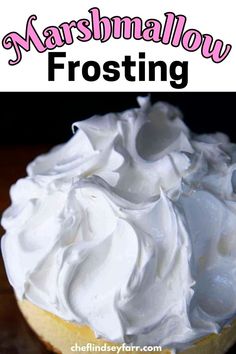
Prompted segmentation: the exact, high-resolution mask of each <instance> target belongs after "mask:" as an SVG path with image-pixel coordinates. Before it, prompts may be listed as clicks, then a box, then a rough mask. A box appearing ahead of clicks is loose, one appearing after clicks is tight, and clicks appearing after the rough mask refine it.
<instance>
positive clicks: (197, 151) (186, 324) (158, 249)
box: [2, 97, 236, 348]
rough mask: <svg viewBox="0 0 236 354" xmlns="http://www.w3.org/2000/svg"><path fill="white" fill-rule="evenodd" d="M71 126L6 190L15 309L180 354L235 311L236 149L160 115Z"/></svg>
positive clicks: (146, 110) (126, 115)
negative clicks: (19, 305)
mask: <svg viewBox="0 0 236 354" xmlns="http://www.w3.org/2000/svg"><path fill="white" fill-rule="evenodd" d="M138 102H139V104H140V108H136V109H131V110H128V111H125V112H123V113H117V114H114V113H110V114H106V115H104V116H94V117H92V118H90V119H88V120H86V121H82V122H78V123H74V124H73V131H74V136H73V137H72V139H71V140H69V141H68V142H67V143H66V144H63V145H60V146H57V147H55V148H53V149H52V150H51V151H50V152H49V153H48V154H45V155H42V156H39V157H37V158H36V159H35V160H34V161H33V162H32V163H30V164H29V166H28V168H27V173H28V176H27V177H26V178H23V179H20V180H19V181H18V182H17V183H16V184H15V185H14V186H12V188H11V191H10V194H11V200H12V205H11V206H10V207H9V208H8V209H7V210H6V211H5V213H4V215H3V218H2V225H3V227H4V228H5V230H6V233H5V235H4V237H3V239H2V252H3V257H4V262H5V266H6V270H7V274H8V277H9V280H10V282H11V284H12V286H13V287H14V290H15V292H16V295H17V297H18V298H20V299H22V298H25V299H28V300H29V301H31V302H32V303H34V304H36V305H38V306H39V307H41V308H43V309H46V310H48V311H50V312H52V313H54V314H56V315H58V316H60V317H61V318H63V319H66V320H69V321H73V322H76V323H82V324H88V325H89V326H91V328H92V329H93V330H94V331H95V332H96V334H97V335H98V336H101V337H103V338H106V339H108V340H112V341H115V342H124V341H125V342H127V343H130V342H132V343H134V344H137V345H154V344H155V345H156V344H158V345H162V346H168V347H170V348H182V347H183V346H185V345H188V343H191V342H192V341H194V340H195V339H197V338H199V337H201V336H203V335H206V334H208V333H212V332H218V331H219V330H220V329H221V328H222V326H223V325H224V324H225V323H226V322H227V321H230V320H231V319H232V317H233V316H234V315H235V311H236V285H235V284H236V261H235V259H236V257H235V256H236V242H235V240H236V234H235V230H236V203H235V201H236V196H235V188H236V175H235V172H234V171H235V168H236V167H235V166H236V165H235V161H236V145H235V144H232V143H230V142H229V139H228V137H227V136H225V135H224V134H221V133H216V134H210V135H196V134H193V133H191V132H190V131H189V129H188V128H187V127H186V125H185V124H184V122H183V120H182V118H181V113H180V111H179V110H178V109H176V108H174V107H172V106H171V105H169V104H166V103H161V102H159V103H156V104H154V105H153V106H151V104H150V101H149V99H148V98H143V97H139V98H138Z"/></svg>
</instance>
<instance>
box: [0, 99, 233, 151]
mask: <svg viewBox="0 0 236 354" xmlns="http://www.w3.org/2000/svg"><path fill="white" fill-rule="evenodd" d="M138 95H142V96H145V95H147V93H125V92H121V93H103V92H99V93H70V92H69V93H61V92H58V93H56V92H55V93H50V92H42V93H40V92H39V93H28V92H25V93H2V94H0V100H1V107H5V109H4V110H3V111H2V113H1V118H0V122H1V129H0V145H16V144H24V145H26V144H43V143H48V144H56V143H61V142H63V141H66V140H67V139H68V138H70V137H71V135H72V132H71V124H72V122H75V121H78V120H81V119H85V118H88V117H90V116H92V115H94V114H104V113H108V112H119V111H123V110H125V109H128V108H130V107H137V102H136V97H137V96H138ZM150 95H151V100H152V102H156V101H158V100H161V101H167V102H169V103H172V104H174V105H176V106H178V107H179V108H180V109H181V110H182V112H183V114H184V121H185V122H186V123H187V125H188V126H189V127H190V128H191V129H192V130H193V131H194V132H196V133H208V132H216V131H222V132H225V133H226V134H228V135H229V136H230V138H231V140H232V141H235V142H236V129H235V128H236V112H235V107H236V93H219V92H216V93H204V92H200V93H183V92H181V93H179V92H178V93H163V92H161V93H158V92H155V93H151V94H150Z"/></svg>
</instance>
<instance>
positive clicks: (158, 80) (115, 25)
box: [0, 0, 236, 91]
mask: <svg viewBox="0 0 236 354" xmlns="http://www.w3.org/2000/svg"><path fill="white" fill-rule="evenodd" d="M234 16H235V1H233V0H227V1H224V2H223V1H218V0H214V1H213V0H208V1H206V0H204V1H203V0H199V1H191V2H190V1H189V0H178V1H177V0H176V1H170V0H166V1H163V0H155V1H154V0H146V1H145V2H137V1H127V0H126V1H124V0H122V1H121V0H120V1H116V2H115V1H105V0H97V1H96V0H93V1H82V0H80V1H79V0H77V1H75V0H71V1H67V2H66V1H61V0H50V1H37V2H36V1H32V0H31V1H30V0H21V1H16V0H12V1H11V2H5V1H2V3H1V5H0V38H1V47H0V78H1V80H0V90H1V91H181V90H184V91H235V89H236V70H235V63H236V54H235V26H234V23H235V19H234Z"/></svg>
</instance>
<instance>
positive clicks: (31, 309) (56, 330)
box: [18, 300, 236, 354]
mask: <svg viewBox="0 0 236 354" xmlns="http://www.w3.org/2000/svg"><path fill="white" fill-rule="evenodd" d="M18 305H19V308H20V310H21V312H22V313H23V315H24V317H25V319H26V320H27V322H28V323H29V325H30V327H31V328H32V329H33V330H34V331H35V333H36V334H37V335H38V336H39V337H40V339H41V340H42V341H43V342H44V343H45V345H46V346H47V347H48V348H50V349H52V350H53V351H54V352H55V353H62V354H72V353H73V352H75V351H72V350H71V348H73V347H74V345H75V344H76V343H77V345H78V346H80V347H81V346H85V345H86V344H87V343H93V344H95V345H99V346H104V344H107V345H110V346H111V345H117V346H119V345H120V344H117V343H112V342H109V341H105V340H102V339H98V338H96V337H95V334H94V332H93V331H92V330H91V329H90V328H89V327H88V326H84V325H77V324H74V323H71V322H68V321H65V320H63V319H61V318H59V317H57V316H55V315H54V314H52V313H50V312H48V311H45V310H42V309H40V308H39V307H37V306H35V305H33V304H32V303H30V302H29V301H26V300H23V301H18ZM235 342H236V320H235V321H234V322H233V323H232V325H231V326H228V327H227V328H224V329H223V330H222V332H221V333H220V334H211V335H209V336H206V337H204V338H203V339H201V340H199V341H198V342H197V343H195V344H194V345H193V346H192V347H191V348H188V349H187V350H184V351H183V352H182V353H183V354H223V353H225V352H226V351H227V350H228V349H229V348H230V347H231V346H232V345H233V344H234V343H235ZM73 349H75V348H73ZM77 352H78V351H77ZM80 353H85V354H86V352H85V351H83V352H80ZM89 353H99V351H89ZM101 353H104V354H107V353H108V352H107V353H106V352H105V351H101ZM111 353H112V352H109V354H111ZM113 353H114V352H113ZM121 353H122V354H133V353H136V354H140V353H141V351H140V352H138V351H133V352H131V351H127V352H124V351H122V352H120V354H121ZM142 353H143V352H142ZM149 353H157V352H154V351H153V352H149ZM159 353H160V352H159ZM161 353H162V354H171V353H173V351H171V350H168V349H165V350H162V352H161Z"/></svg>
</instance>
